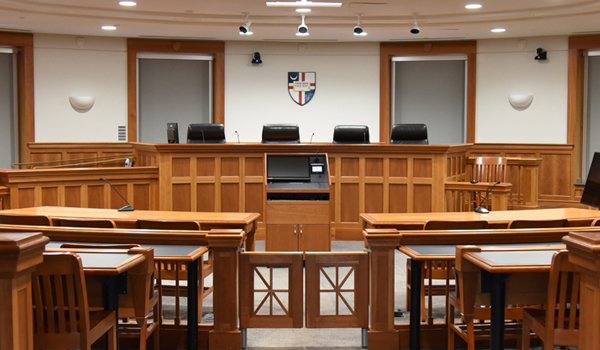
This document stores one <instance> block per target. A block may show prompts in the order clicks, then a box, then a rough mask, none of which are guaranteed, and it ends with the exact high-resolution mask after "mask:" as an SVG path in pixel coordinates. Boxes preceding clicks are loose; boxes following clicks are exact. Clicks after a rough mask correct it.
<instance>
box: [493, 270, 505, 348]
mask: <svg viewBox="0 0 600 350" xmlns="http://www.w3.org/2000/svg"><path fill="white" fill-rule="evenodd" d="M508 276H509V274H505V273H492V274H490V278H491V287H492V290H491V296H490V297H491V303H490V306H491V319H490V322H491V328H492V329H491V335H490V350H504V308H505V304H506V303H505V297H506V295H505V292H506V290H505V286H506V283H505V282H506V279H507V278H508Z"/></svg>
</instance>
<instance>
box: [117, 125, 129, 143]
mask: <svg viewBox="0 0 600 350" xmlns="http://www.w3.org/2000/svg"><path fill="white" fill-rule="evenodd" d="M118 134H119V142H127V127H126V126H125V125H119V126H118Z"/></svg>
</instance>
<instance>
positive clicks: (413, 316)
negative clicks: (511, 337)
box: [399, 242, 566, 350]
mask: <svg viewBox="0 0 600 350" xmlns="http://www.w3.org/2000/svg"><path fill="white" fill-rule="evenodd" d="M480 246H485V247H494V248H498V249H502V250H510V249H511V248H513V249H514V248H517V247H518V248H521V249H522V248H525V247H528V246H536V247H538V246H548V247H550V246H551V247H553V248H554V249H565V247H566V246H565V245H564V244H563V243H560V242H547V243H502V244H488V245H480ZM456 247H457V245H456V244H432V245H407V246H400V248H399V250H400V251H401V252H402V253H404V254H406V255H407V256H408V257H409V258H410V259H411V260H412V261H411V266H412V270H411V281H410V283H411V290H410V294H411V295H410V298H411V299H410V302H411V304H410V310H411V311H410V330H409V332H410V349H411V350H417V349H420V348H421V339H420V338H421V266H422V264H423V262H425V261H434V260H436V261H448V262H449V261H454V259H455V258H456ZM445 310H446V312H447V310H448V305H447V303H446V308H445ZM448 317H453V316H452V315H448ZM502 322H504V319H503V321H502Z"/></svg>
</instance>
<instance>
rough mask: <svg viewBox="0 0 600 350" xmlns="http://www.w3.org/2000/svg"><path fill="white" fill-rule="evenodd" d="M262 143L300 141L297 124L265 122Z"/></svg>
mask: <svg viewBox="0 0 600 350" xmlns="http://www.w3.org/2000/svg"><path fill="white" fill-rule="evenodd" d="M262 143H300V128H299V127H298V125H297V124H265V125H263V130H262Z"/></svg>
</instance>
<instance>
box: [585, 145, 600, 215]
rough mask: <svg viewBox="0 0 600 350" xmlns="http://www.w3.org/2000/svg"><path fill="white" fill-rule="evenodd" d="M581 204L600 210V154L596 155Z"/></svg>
mask: <svg viewBox="0 0 600 350" xmlns="http://www.w3.org/2000/svg"><path fill="white" fill-rule="evenodd" d="M581 204H585V205H590V206H592V207H596V208H600V152H596V153H594V159H593V160H592V165H591V166H590V170H589V171H588V177H587V181H586V182H585V188H584V189H583V195H582V196H581Z"/></svg>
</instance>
